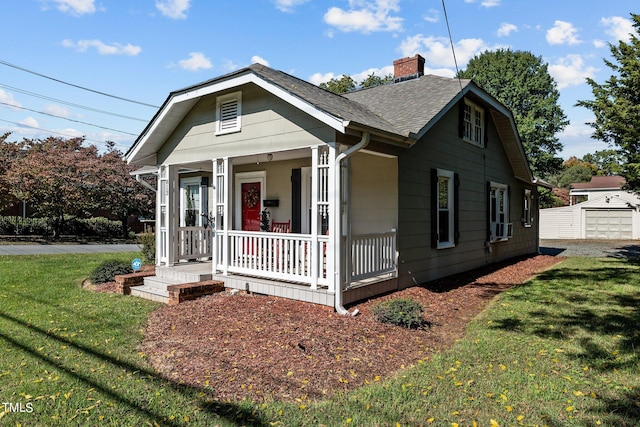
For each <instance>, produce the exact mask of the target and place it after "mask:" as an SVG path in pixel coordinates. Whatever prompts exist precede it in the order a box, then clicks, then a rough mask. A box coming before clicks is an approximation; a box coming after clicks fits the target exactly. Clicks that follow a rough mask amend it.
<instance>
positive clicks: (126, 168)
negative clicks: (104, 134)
mask: <svg viewBox="0 0 640 427" xmlns="http://www.w3.org/2000/svg"><path fill="white" fill-rule="evenodd" d="M10 135H11V134H10V133H6V134H4V135H0V211H1V210H3V209H6V208H7V207H10V206H12V205H14V204H16V203H19V202H22V201H24V202H26V203H27V204H28V205H29V207H30V209H31V210H32V212H33V215H34V216H36V217H43V218H49V220H50V221H51V226H52V229H53V233H54V236H59V234H60V231H61V230H62V227H63V225H64V222H65V221H66V220H68V219H69V218H70V217H73V218H85V217H89V216H91V215H92V214H93V212H96V211H98V210H104V211H108V212H109V213H110V214H111V215H113V216H114V217H116V218H118V219H119V220H120V221H121V222H122V232H123V235H125V236H126V234H127V231H128V230H127V218H128V216H129V215H131V214H138V215H147V214H149V213H150V212H152V210H153V208H154V203H155V196H154V194H153V192H152V191H150V190H149V189H147V188H145V187H143V186H142V185H140V183H138V182H136V180H135V178H133V177H132V176H131V175H130V174H129V173H130V172H132V171H133V170H134V169H135V167H134V166H132V165H128V164H127V163H126V162H125V161H124V160H123V154H122V153H121V152H120V151H119V150H117V149H116V148H115V144H114V143H113V142H107V148H106V150H105V151H104V152H100V151H99V150H98V149H97V147H96V146H95V145H85V140H84V138H70V139H64V138H58V137H49V138H45V139H26V138H25V139H23V140H22V141H17V142H12V141H9V140H8V139H9V137H10Z"/></svg>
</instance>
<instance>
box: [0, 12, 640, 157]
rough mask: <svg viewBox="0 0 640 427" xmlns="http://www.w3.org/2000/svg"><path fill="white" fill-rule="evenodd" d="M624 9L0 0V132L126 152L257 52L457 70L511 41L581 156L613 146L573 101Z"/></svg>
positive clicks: (338, 63) (299, 72)
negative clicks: (417, 59)
mask: <svg viewBox="0 0 640 427" xmlns="http://www.w3.org/2000/svg"><path fill="white" fill-rule="evenodd" d="M445 11H446V13H445ZM631 13H640V3H639V2H638V0H610V1H604V0H560V1H558V0H554V1H551V0H537V1H533V0H444V1H443V0H368V1H365V0H322V1H316V0H245V1H234V2H218V1H211V0H135V1H127V0H1V1H0V16H2V17H3V20H2V36H1V37H0V134H4V133H6V132H11V136H10V137H9V140H14V141H17V140H22V139H23V138H46V137H49V136H59V137H64V138H68V137H76V136H84V137H85V138H86V141H87V143H88V144H94V145H96V146H98V148H99V149H104V147H105V144H104V142H105V141H113V142H114V143H115V144H116V148H117V149H119V150H121V151H123V152H126V151H127V149H128V148H129V147H130V146H131V145H132V144H133V142H134V141H135V139H136V137H137V136H138V135H139V134H140V132H142V130H143V129H144V127H145V126H146V124H147V123H148V121H149V120H150V119H151V118H152V117H153V115H154V114H155V113H156V112H157V109H158V107H159V106H160V105H161V104H162V103H163V102H164V100H165V99H166V98H167V96H168V95H169V93H170V92H171V91H174V90H178V89H181V88H184V87H187V86H190V85H192V84H196V83H199V82H202V81H205V80H208V79H211V78H214V77H217V76H220V75H223V74H226V73H228V72H231V71H234V70H237V69H239V68H242V67H245V66H248V65H250V64H252V63H255V62H258V63H262V64H264V65H267V66H269V67H272V68H274V69H278V70H281V71H284V72H286V73H289V74H292V75H294V76H296V77H299V78H301V79H304V80H307V81H310V82H312V83H315V84H319V83H322V82H325V81H328V80H329V79H331V78H333V77H340V76H341V75H343V74H347V75H350V76H351V77H352V78H353V79H354V80H355V81H356V82H360V81H362V80H363V79H364V78H365V77H366V76H368V75H370V74H372V73H374V74H376V75H380V76H384V75H387V74H392V73H393V65H392V64H393V60H394V59H398V58H402V57H407V56H414V55H415V54H416V53H418V54H420V55H422V56H423V57H424V58H425V59H426V64H425V73H430V74H436V75H441V76H447V77H453V76H454V75H455V73H456V64H457V67H458V69H465V68H466V65H467V63H468V61H469V60H470V59H471V58H473V57H474V56H475V55H479V54H481V53H482V52H484V51H487V50H495V49H498V48H508V49H511V50H522V51H529V52H531V53H533V54H534V55H535V56H538V57H541V58H542V61H543V62H544V63H546V64H548V70H549V73H550V74H551V76H552V77H553V78H554V79H555V81H556V83H557V87H558V89H559V91H560V101H559V102H560V106H561V107H562V109H563V111H564V113H565V114H566V116H567V118H568V119H569V120H570V125H569V126H567V127H566V128H565V130H564V131H563V132H562V133H560V134H558V135H557V136H558V138H559V139H560V142H561V143H562V144H563V146H564V148H563V150H562V152H560V153H559V155H560V156H561V157H563V158H565V159H568V158H569V157H571V156H576V157H579V158H580V157H582V156H584V155H585V154H587V153H593V152H595V151H598V150H603V149H607V148H609V147H608V146H607V144H606V143H604V142H601V141H597V140H594V139H592V138H591V133H592V128H590V127H589V126H588V125H586V123H587V122H589V121H591V120H593V115H592V114H591V112H590V111H589V110H586V109H585V108H581V107H575V104H576V102H577V101H578V100H588V99H593V95H592V92H591V87H590V86H589V85H588V84H587V83H586V78H587V77H589V78H592V79H594V80H595V81H596V82H598V83H603V82H604V81H606V80H607V79H608V78H609V77H610V76H611V73H612V71H611V69H610V68H608V67H607V66H606V65H605V64H604V62H603V60H604V59H611V52H610V50H609V44H610V43H614V44H616V43H618V40H625V41H628V40H629V34H630V33H632V32H634V28H633V26H632V25H631V17H630V14H631ZM446 18H448V23H449V25H448V26H447V19H446ZM449 31H450V34H451V38H450V37H449ZM450 40H453V49H452V47H451V43H450ZM453 51H455V60H454V55H453Z"/></svg>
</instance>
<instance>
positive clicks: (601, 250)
mask: <svg viewBox="0 0 640 427" xmlns="http://www.w3.org/2000/svg"><path fill="white" fill-rule="evenodd" d="M540 252H541V253H542V254H544V255H554V256H555V255H557V256H568V257H569V256H578V257H595V258H638V257H640V241H638V240H547V239H540Z"/></svg>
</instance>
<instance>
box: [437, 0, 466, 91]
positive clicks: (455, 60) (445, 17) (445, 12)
mask: <svg viewBox="0 0 640 427" xmlns="http://www.w3.org/2000/svg"><path fill="white" fill-rule="evenodd" d="M442 10H443V11H444V20H445V22H446V23H447V31H448V32H449V43H451V52H453V63H454V64H455V66H456V77H458V83H460V92H462V80H460V71H459V70H458V60H457V59H456V49H455V48H454V47H453V37H451V28H450V27H449V17H448V16H447V8H446V6H445V5H444V0H442Z"/></svg>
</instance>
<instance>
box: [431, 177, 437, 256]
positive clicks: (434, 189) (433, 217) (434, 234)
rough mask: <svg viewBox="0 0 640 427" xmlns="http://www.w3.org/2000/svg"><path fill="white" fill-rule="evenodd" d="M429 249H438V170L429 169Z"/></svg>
mask: <svg viewBox="0 0 640 427" xmlns="http://www.w3.org/2000/svg"><path fill="white" fill-rule="evenodd" d="M431 247H432V248H434V249H436V248H437V247H438V170H437V169H431Z"/></svg>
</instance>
